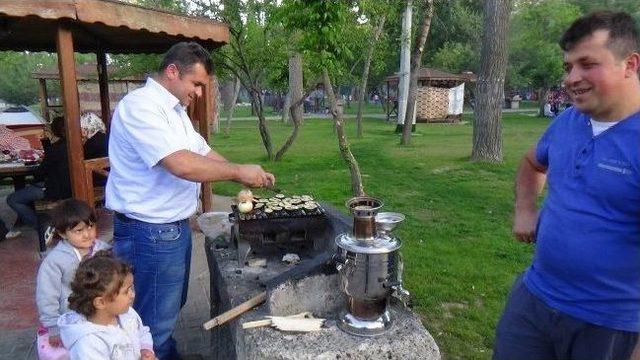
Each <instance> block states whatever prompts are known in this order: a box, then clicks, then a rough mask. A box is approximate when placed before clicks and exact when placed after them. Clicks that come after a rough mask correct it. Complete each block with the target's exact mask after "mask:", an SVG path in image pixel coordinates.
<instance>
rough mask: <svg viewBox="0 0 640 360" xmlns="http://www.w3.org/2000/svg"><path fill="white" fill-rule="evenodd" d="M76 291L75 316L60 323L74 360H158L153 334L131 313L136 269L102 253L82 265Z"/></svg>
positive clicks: (71, 302) (71, 299)
mask: <svg viewBox="0 0 640 360" xmlns="http://www.w3.org/2000/svg"><path fill="white" fill-rule="evenodd" d="M71 290H72V293H71V295H70V296H69V308H70V309H71V310H72V311H69V312H67V313H65V314H63V315H62V316H60V318H59V319H58V327H59V328H60V336H61V338H62V342H63V344H64V346H65V347H66V348H67V349H69V353H70V358H71V360H87V359H96V360H97V359H105V360H106V359H123V360H125V359H140V360H153V359H156V356H155V354H154V353H153V339H152V338H151V334H150V333H149V328H148V327H147V326H144V323H143V322H142V319H140V316H139V315H138V314H137V313H136V311H135V310H134V309H133V308H132V307H131V305H132V304H133V299H134V298H135V291H134V288H133V274H132V269H131V266H129V265H127V264H126V263H124V262H122V261H120V260H117V259H115V258H113V257H111V256H108V255H107V254H106V253H105V252H103V251H102V252H99V253H97V254H96V255H95V256H94V257H92V258H90V259H87V260H83V261H82V263H80V266H78V270H77V271H76V275H75V277H74V279H73V282H72V283H71Z"/></svg>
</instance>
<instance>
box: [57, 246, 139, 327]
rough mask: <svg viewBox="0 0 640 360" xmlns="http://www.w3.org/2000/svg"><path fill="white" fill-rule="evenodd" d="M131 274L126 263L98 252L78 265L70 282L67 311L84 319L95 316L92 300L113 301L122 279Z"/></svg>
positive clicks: (104, 252)
mask: <svg viewBox="0 0 640 360" xmlns="http://www.w3.org/2000/svg"><path fill="white" fill-rule="evenodd" d="M132 273H133V272H132V268H131V266H129V265H128V264H127V263H125V262H123V261H120V260H118V259H116V258H114V257H113V256H112V255H111V253H110V252H108V251H104V250H103V251H98V252H97V253H96V254H95V255H94V256H93V257H91V258H89V259H86V260H83V261H82V262H81V263H80V265H78V270H76V275H75V277H74V278H73V281H72V282H71V291H72V292H71V295H69V309H71V310H74V311H76V312H78V313H80V314H82V315H84V316H86V317H89V316H91V315H93V314H95V312H96V308H95V307H94V306H93V300H94V299H95V298H97V297H98V296H104V297H106V298H107V299H109V300H111V299H113V298H114V297H115V296H116V295H117V294H118V292H119V291H120V289H121V288H122V285H123V284H124V279H125V278H126V277H127V275H129V274H132Z"/></svg>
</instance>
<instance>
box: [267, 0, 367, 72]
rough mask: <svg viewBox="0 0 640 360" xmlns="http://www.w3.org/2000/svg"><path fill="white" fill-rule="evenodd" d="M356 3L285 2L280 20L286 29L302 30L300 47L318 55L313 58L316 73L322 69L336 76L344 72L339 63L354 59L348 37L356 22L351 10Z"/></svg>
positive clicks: (280, 11)
mask: <svg viewBox="0 0 640 360" xmlns="http://www.w3.org/2000/svg"><path fill="white" fill-rule="evenodd" d="M355 5H356V4H355V2H354V1H347V0H345V1H330V0H319V1H315V0H285V1H283V4H282V6H281V7H280V8H279V14H280V16H279V19H280V20H281V21H282V23H283V25H284V27H285V29H287V30H289V31H290V32H292V33H295V32H299V34H300V40H299V42H298V44H297V45H298V50H299V51H300V52H302V53H304V54H309V55H311V54H313V55H315V57H314V58H310V60H311V65H312V69H313V70H314V72H315V73H317V74H320V73H321V69H322V68H327V69H328V70H329V71H330V73H333V74H334V75H336V74H337V73H341V72H344V71H343V69H341V68H340V66H339V64H340V63H344V62H345V61H349V60H351V59H352V58H353V56H352V52H351V49H350V48H349V46H348V45H347V44H348V43H349V41H347V39H350V38H351V35H352V34H350V33H349V30H350V29H352V28H353V26H352V25H353V24H355V23H356V13H355V12H354V11H351V9H352V8H353V7H354V6H355ZM307 58H309V57H307ZM341 70H342V71H341Z"/></svg>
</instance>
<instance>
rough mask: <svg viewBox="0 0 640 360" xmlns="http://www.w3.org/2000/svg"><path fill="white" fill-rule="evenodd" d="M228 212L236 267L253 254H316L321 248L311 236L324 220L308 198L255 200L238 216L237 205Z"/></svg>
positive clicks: (243, 263) (319, 208)
mask: <svg viewBox="0 0 640 360" xmlns="http://www.w3.org/2000/svg"><path fill="white" fill-rule="evenodd" d="M231 210H232V212H231V213H230V214H229V220H230V222H231V223H232V224H233V229H232V241H233V243H234V245H235V246H236V248H237V249H238V265H239V266H244V265H245V263H246V261H247V258H248V256H249V255H250V254H251V253H252V252H255V253H260V252H264V251H269V252H273V251H274V250H283V251H289V252H315V251H318V250H319V249H320V247H321V244H317V243H316V242H315V241H314V238H315V239H317V238H318V237H317V236H313V234H314V233H316V232H317V231H318V230H321V229H322V227H324V226H325V225H326V221H327V217H326V215H325V211H324V209H323V208H322V206H321V205H320V204H318V203H317V202H315V201H314V200H313V198H311V197H310V196H304V195H303V196H293V197H285V196H283V195H278V196H277V197H272V198H255V199H254V208H253V210H252V211H250V212H248V213H241V212H240V211H239V210H238V206H237V205H231Z"/></svg>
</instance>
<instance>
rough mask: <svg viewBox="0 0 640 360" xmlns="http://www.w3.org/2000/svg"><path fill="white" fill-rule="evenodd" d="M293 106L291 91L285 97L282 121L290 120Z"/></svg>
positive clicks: (281, 115)
mask: <svg viewBox="0 0 640 360" xmlns="http://www.w3.org/2000/svg"><path fill="white" fill-rule="evenodd" d="M290 107H291V91H288V92H287V95H286V96H285V97H284V105H282V114H280V122H283V123H285V124H286V123H288V122H289V108H290Z"/></svg>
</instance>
